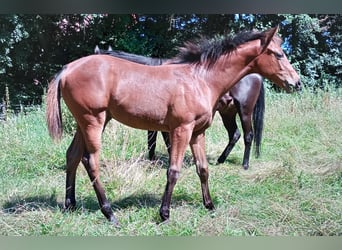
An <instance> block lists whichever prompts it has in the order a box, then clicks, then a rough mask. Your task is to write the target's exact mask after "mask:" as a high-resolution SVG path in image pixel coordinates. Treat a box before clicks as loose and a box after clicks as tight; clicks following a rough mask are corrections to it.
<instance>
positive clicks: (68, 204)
mask: <svg viewBox="0 0 342 250" xmlns="http://www.w3.org/2000/svg"><path fill="white" fill-rule="evenodd" d="M83 153H84V140H83V136H82V133H81V131H80V128H79V127H77V130H76V134H75V136H74V139H73V140H72V142H71V144H70V146H69V148H68V150H67V153H66V193H65V204H64V209H65V210H72V209H74V208H75V206H76V198H75V179H76V170H77V167H78V164H79V163H80V161H81V157H82V155H83Z"/></svg>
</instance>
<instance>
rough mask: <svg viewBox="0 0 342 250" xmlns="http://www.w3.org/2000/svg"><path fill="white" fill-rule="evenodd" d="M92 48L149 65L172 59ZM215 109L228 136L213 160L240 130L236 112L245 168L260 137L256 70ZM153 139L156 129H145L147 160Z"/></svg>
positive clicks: (261, 96) (260, 91) (261, 98)
mask: <svg viewBox="0 0 342 250" xmlns="http://www.w3.org/2000/svg"><path fill="white" fill-rule="evenodd" d="M94 52H95V54H106V55H111V56H115V57H119V58H122V59H126V60H129V61H132V62H136V63H140V64H145V65H152V66H157V65H161V64H165V63H171V62H172V59H164V58H153V57H146V56H141V55H136V54H132V53H127V52H123V51H119V50H113V49H112V48H111V47H110V46H109V48H108V50H103V49H100V48H99V47H98V46H96V47H95V50H94ZM216 109H217V111H218V112H219V114H220V116H221V119H222V122H223V125H224V127H225V128H226V130H227V132H228V138H229V141H228V144H227V146H226V147H225V149H224V150H223V152H222V153H221V155H220V157H219V158H218V160H217V163H223V162H224V161H225V160H226V159H227V157H228V155H229V153H230V152H231V151H232V149H233V148H234V146H235V144H236V143H237V141H238V140H239V139H240V136H241V134H240V131H239V128H238V126H237V124H236V115H237V114H239V117H240V121H241V124H242V130H243V134H244V144H245V150H244V154H243V162H242V166H243V168H244V169H248V167H249V157H250V151H251V145H252V141H253V138H254V146H255V155H256V157H259V156H260V145H261V140H262V131H263V123H264V113H265V93H264V85H263V77H262V76H261V75H259V74H256V73H252V74H248V75H246V76H245V77H243V78H242V79H241V80H240V81H239V82H238V83H237V84H235V85H234V86H233V87H232V88H231V89H230V90H229V91H228V92H227V93H226V94H224V95H223V96H222V97H221V99H220V100H219V104H218V106H217V107H216ZM252 115H253V116H252ZM252 121H253V127H252ZM253 130H254V131H253ZM161 133H162V135H163V139H164V142H165V145H166V148H167V150H168V153H169V154H170V147H171V145H170V139H169V133H168V132H161ZM156 141H157V131H151V130H149V131H148V132H147V143H148V155H149V159H150V160H153V159H155V149H156Z"/></svg>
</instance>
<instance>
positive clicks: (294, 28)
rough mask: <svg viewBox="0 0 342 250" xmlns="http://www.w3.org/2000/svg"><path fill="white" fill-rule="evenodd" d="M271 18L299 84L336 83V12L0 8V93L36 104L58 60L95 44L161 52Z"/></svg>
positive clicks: (340, 23) (259, 25) (262, 25)
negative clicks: (45, 11) (121, 11)
mask: <svg viewBox="0 0 342 250" xmlns="http://www.w3.org/2000/svg"><path fill="white" fill-rule="evenodd" d="M278 24H279V25H280V34H281V35H282V37H283V40H284V42H285V43H284V49H285V50H286V51H287V54H288V57H289V59H290V61H291V62H292V63H293V65H294V67H295V68H296V69H297V70H298V71H299V73H300V75H301V77H302V82H303V84H304V85H306V86H310V87H311V88H313V89H317V88H325V87H326V86H327V85H329V86H335V87H340V86H341V81H340V79H341V77H342V76H341V73H342V67H341V66H342V61H341V60H342V59H341V58H342V56H341V49H340V48H341V41H342V36H341V27H342V17H341V15H318V14H311V15H307V14H298V15H292V14H238V15H233V14H224V15H221V14H220V15H219V14H215V15H208V14H186V15H176V14H171V15H165V14H160V15H156V14H154V15H143V14H140V15H138V14H121V15H113V14H73V15H38V14H21V15H16V14H7V15H0V26H1V32H0V51H1V53H0V98H1V99H3V98H4V95H5V86H6V85H7V86H8V88H9V93H10V99H11V100H12V104H13V105H16V104H19V103H21V104H24V105H27V104H40V103H41V101H42V100H41V96H42V95H43V93H44V89H46V86H47V84H48V81H49V79H51V77H52V76H53V75H54V74H55V73H56V72H57V71H58V70H60V68H61V67H62V66H63V65H64V64H66V63H68V62H70V61H72V60H75V59H77V58H79V57H82V56H86V55H89V54H92V53H93V52H94V48H95V46H96V45H99V46H100V47H102V48H107V47H108V46H109V45H110V46H112V47H113V48H114V49H118V50H124V51H127V52H131V53H137V54H143V55H147V56H153V57H164V58H167V57H172V56H174V55H175V53H176V49H177V46H180V45H182V43H183V42H184V41H187V40H189V39H193V38H195V37H198V36H199V35H205V36H213V35H215V34H219V35H224V34H234V33H236V32H239V31H241V30H245V29H252V28H256V29H259V30H265V29H267V28H270V27H272V26H275V25H278Z"/></svg>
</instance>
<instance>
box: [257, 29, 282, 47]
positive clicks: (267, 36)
mask: <svg viewBox="0 0 342 250" xmlns="http://www.w3.org/2000/svg"><path fill="white" fill-rule="evenodd" d="M278 29H279V25H277V26H276V27H273V28H271V29H269V30H266V31H264V34H265V37H264V39H263V41H262V46H263V47H262V51H261V53H263V52H264V51H265V50H266V48H267V47H268V45H269V44H270V42H271V41H272V39H273V37H274V36H275V35H276V34H277V32H278Z"/></svg>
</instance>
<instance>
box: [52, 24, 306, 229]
mask: <svg viewBox="0 0 342 250" xmlns="http://www.w3.org/2000/svg"><path fill="white" fill-rule="evenodd" d="M277 30H278V29H277V28H272V29H269V30H267V31H264V32H243V33H240V34H238V35H236V36H234V37H225V38H221V39H219V38H217V39H211V40H206V39H205V40H202V41H198V42H197V43H191V42H188V43H185V45H184V47H183V48H181V49H180V52H179V54H178V56H177V60H175V61H177V63H174V64H167V65H161V66H146V65H141V64H137V63H133V62H129V61H127V60H123V59H119V58H115V57H112V56H109V55H91V56H87V57H83V58H80V59H78V60H75V61H73V62H71V63H69V64H67V65H65V66H64V67H63V69H62V70H61V71H60V72H59V73H57V74H56V75H55V77H54V79H53V80H52V81H51V82H50V84H49V89H48V93H47V100H46V101H47V109H46V117H47V125H48V130H49V133H50V135H51V136H52V137H53V138H55V139H59V138H61V136H62V118H61V109H60V98H61V97H63V99H64V102H65V103H66V105H67V107H68V108H69V110H70V111H71V113H72V115H73V116H74V118H75V120H76V122H77V130H76V134H75V136H74V139H73V141H72V143H71V145H70V146H69V148H68V150H67V155H66V160H67V163H66V197H65V209H67V210H68V209H73V208H74V207H75V205H76V198H75V178H76V169H77V166H78V164H79V162H80V161H82V163H83V165H84V166H85V168H86V170H87V173H88V175H89V178H90V180H91V183H92V185H93V187H94V190H95V193H96V196H97V198H98V202H99V205H100V208H101V211H102V213H103V214H104V215H105V217H106V218H107V219H108V220H109V221H111V222H112V223H114V224H115V225H116V224H117V223H118V222H117V220H116V218H115V216H114V213H113V211H112V209H111V206H110V203H109V202H108V200H107V197H106V195H105V191H104V189H103V187H102V184H101V181H100V171H99V155H100V149H101V135H102V131H103V130H104V128H105V126H106V124H107V122H108V121H109V120H110V119H111V118H114V119H116V120H117V121H119V122H121V123H123V124H126V125H128V126H131V127H133V128H139V129H143V130H157V131H166V132H169V133H170V140H171V153H170V166H169V168H168V169H167V182H166V187H165V191H164V195H163V197H162V203H161V207H160V210H159V213H160V216H161V219H162V221H167V220H168V219H169V217H170V204H171V197H172V192H173V189H174V186H175V184H176V182H177V180H178V178H179V175H180V170H181V166H182V162H183V158H184V154H185V151H186V148H187V145H188V144H190V148H191V151H192V154H193V157H194V160H195V164H196V172H197V174H198V176H199V179H200V182H201V189H202V197H203V204H204V206H205V207H206V208H207V209H214V204H213V202H212V200H211V197H210V192H209V186H208V177H209V172H208V162H207V159H206V154H205V130H206V129H207V128H208V127H209V126H210V124H211V123H212V120H213V116H214V113H215V111H216V107H217V105H218V101H219V100H220V98H221V97H222V96H223V95H224V94H225V93H227V92H228V90H230V89H231V88H232V87H233V86H234V84H236V83H237V82H238V81H239V80H240V79H241V78H242V77H244V76H245V75H247V74H250V73H259V74H261V75H262V76H264V77H266V78H269V79H270V80H271V81H272V82H274V83H276V84H277V85H278V86H280V87H282V88H284V89H286V90H287V91H288V92H290V91H292V90H293V89H299V88H300V79H299V76H298V74H297V72H296V71H295V70H294V69H293V67H292V66H291V64H290V63H289V61H288V60H287V58H286V56H285V54H284V52H283V50H282V49H281V39H280V38H279V37H278V36H277V35H276V33H277Z"/></svg>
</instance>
